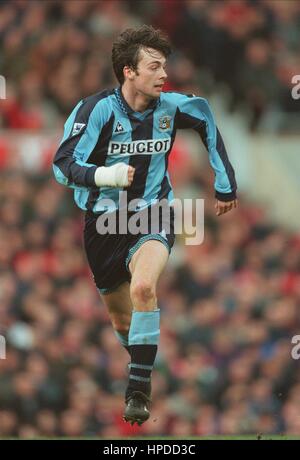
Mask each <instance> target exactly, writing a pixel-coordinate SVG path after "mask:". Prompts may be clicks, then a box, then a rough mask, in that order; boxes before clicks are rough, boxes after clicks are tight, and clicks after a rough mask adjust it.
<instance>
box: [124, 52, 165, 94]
mask: <svg viewBox="0 0 300 460" xmlns="http://www.w3.org/2000/svg"><path fill="white" fill-rule="evenodd" d="M139 58H140V59H139V61H138V65H137V72H132V76H133V78H132V80H131V81H132V84H133V85H134V87H135V89H136V90H137V91H138V92H139V93H140V94H143V95H144V96H146V97H149V98H157V97H159V95H160V93H161V91H162V87H163V85H164V83H165V81H166V79H167V74H166V70H165V69H166V58H165V57H164V55H163V54H161V53H160V52H159V51H157V50H154V49H152V48H146V49H141V50H140V56H139Z"/></svg>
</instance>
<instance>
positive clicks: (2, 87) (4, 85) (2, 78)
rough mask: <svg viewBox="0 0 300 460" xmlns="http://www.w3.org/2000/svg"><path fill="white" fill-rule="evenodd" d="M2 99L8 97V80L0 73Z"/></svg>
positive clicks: (0, 94)
mask: <svg viewBox="0 0 300 460" xmlns="http://www.w3.org/2000/svg"><path fill="white" fill-rule="evenodd" d="M0 99H6V80H5V77H3V75H0Z"/></svg>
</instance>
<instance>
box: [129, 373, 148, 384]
mask: <svg viewBox="0 0 300 460" xmlns="http://www.w3.org/2000/svg"><path fill="white" fill-rule="evenodd" d="M129 378H130V379H132V380H137V381H138V382H151V379H150V378H146V377H139V376H138V375H132V374H130V375H129Z"/></svg>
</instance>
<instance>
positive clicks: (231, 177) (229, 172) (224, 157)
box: [217, 128, 237, 191]
mask: <svg viewBox="0 0 300 460" xmlns="http://www.w3.org/2000/svg"><path fill="white" fill-rule="evenodd" d="M217 152H218V154H219V155H220V158H221V160H222V162H223V165H224V168H225V171H226V174H227V177H228V179H229V183H230V187H231V190H232V191H235V190H236V189H237V185H236V180H235V175H234V170H233V167H232V166H231V163H230V161H229V159H228V155H227V152H226V148H225V145H224V142H223V139H222V136H221V133H220V131H219V130H218V128H217Z"/></svg>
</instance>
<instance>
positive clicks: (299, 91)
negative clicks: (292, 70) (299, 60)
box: [292, 75, 300, 100]
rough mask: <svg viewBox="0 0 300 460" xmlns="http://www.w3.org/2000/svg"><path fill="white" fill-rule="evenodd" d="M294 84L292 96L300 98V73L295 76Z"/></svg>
mask: <svg viewBox="0 0 300 460" xmlns="http://www.w3.org/2000/svg"><path fill="white" fill-rule="evenodd" d="M292 84H293V85H295V86H294V87H293V89H292V98H293V99H296V100H297V99H300V75H294V76H293V78H292Z"/></svg>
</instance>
